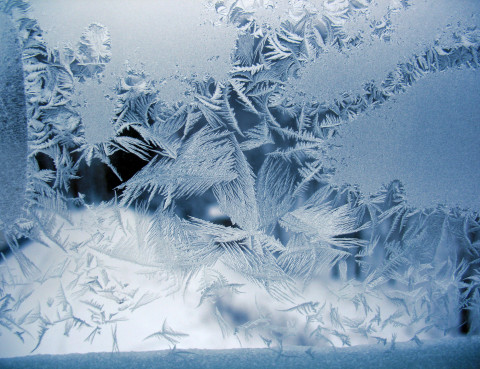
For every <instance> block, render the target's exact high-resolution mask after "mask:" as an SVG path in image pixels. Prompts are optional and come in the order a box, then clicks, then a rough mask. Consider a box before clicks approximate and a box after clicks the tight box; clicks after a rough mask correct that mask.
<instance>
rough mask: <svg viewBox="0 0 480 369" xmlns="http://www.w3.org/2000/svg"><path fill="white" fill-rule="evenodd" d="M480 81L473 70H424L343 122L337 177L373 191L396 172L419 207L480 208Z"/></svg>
mask: <svg viewBox="0 0 480 369" xmlns="http://www.w3.org/2000/svg"><path fill="white" fill-rule="evenodd" d="M479 86H480V74H479V73H478V71H474V70H453V71H448V72H441V73H439V74H438V75H436V74H435V75H434V74H431V75H427V76H425V77H424V78H422V79H421V80H419V81H418V82H417V83H415V84H414V85H413V86H412V87H411V88H409V89H408V90H407V91H406V92H405V93H404V94H401V95H398V96H396V97H395V98H394V99H392V100H391V101H389V102H387V103H385V104H384V105H382V106H380V107H378V108H376V109H374V110H372V111H369V112H368V113H366V114H365V115H363V116H360V117H359V118H357V119H355V120H354V121H353V122H351V123H350V124H349V125H348V126H344V127H343V128H342V129H340V130H339V134H340V138H339V139H338V144H339V145H340V147H339V148H337V149H335V150H333V152H334V154H333V155H334V157H335V158H336V159H337V160H338V162H341V161H343V163H344V164H343V165H342V164H340V165H338V166H337V169H336V170H337V171H336V173H335V175H334V177H333V178H334V179H333V181H334V182H336V183H339V184H341V183H351V184H358V185H359V186H360V189H361V190H362V191H363V192H365V193H372V194H373V193H375V192H377V191H378V189H379V188H380V187H381V186H382V185H383V184H387V183H390V182H391V181H392V180H395V179H399V180H401V181H402V183H403V184H404V186H405V190H406V193H407V196H408V203H409V204H410V205H413V206H415V207H420V208H422V207H435V206H436V204H439V203H442V204H445V205H448V206H452V207H454V206H460V207H462V208H471V209H475V210H477V209H480V186H479V183H480V173H479V171H478V163H477V161H476V159H475V158H477V157H478V156H479V155H480V147H479V145H478V137H480V121H479V119H478V117H479V115H480V89H479ZM459 179H461V180H459Z"/></svg>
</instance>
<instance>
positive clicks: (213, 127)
mask: <svg viewBox="0 0 480 369" xmlns="http://www.w3.org/2000/svg"><path fill="white" fill-rule="evenodd" d="M160 3H161V2H159V4H160ZM198 3H199V2H197V4H198ZM201 4H202V6H198V5H195V6H197V7H198V9H197V8H192V9H195V11H198V12H199V14H201V15H202V17H204V18H201V19H205V22H203V23H201V24H196V26H195V27H197V26H198V27H200V28H199V29H200V30H202V32H204V31H205V27H225V28H222V29H223V30H225V29H228V30H230V31H229V32H232V33H229V35H230V36H231V35H235V38H233V39H231V43H232V45H230V48H231V50H233V52H232V53H230V52H228V53H227V54H228V55H229V58H230V60H228V62H229V63H228V69H227V70H226V71H225V73H219V74H213V73H209V71H208V70H207V71H205V70H204V69H202V68H204V67H205V65H212V64H209V63H213V65H214V66H215V65H216V64H215V61H218V63H219V64H218V66H219V69H218V70H221V68H222V67H224V66H225V60H224V59H222V56H221V55H220V56H219V55H217V54H215V55H213V58H211V60H209V61H208V63H207V64H203V63H200V64H201V65H200V66H198V68H199V69H198V70H195V67H196V65H193V66H192V65H190V64H188V63H187V64H186V65H182V64H181V60H180V59H182V58H181V57H183V56H185V55H184V54H182V53H181V52H180V53H179V54H175V53H173V54H175V55H176V56H175V57H174V58H173V59H175V58H176V57H179V55H180V57H179V59H177V60H175V63H176V64H175V63H174V65H175V68H174V69H175V70H173V71H172V72H171V73H170V72H165V73H167V76H165V75H161V72H159V73H160V75H157V76H156V75H155V71H154V70H149V69H148V68H149V67H148V59H146V60H143V61H144V62H145V66H144V67H142V66H141V64H136V63H135V62H131V63H129V65H126V66H122V64H121V63H120V64H118V60H119V59H118V57H117V56H116V55H118V53H119V54H120V55H121V54H122V52H124V51H121V48H120V47H119V45H120V41H116V40H115V37H114V35H115V27H116V26H118V23H119V21H118V18H116V17H117V16H118V17H119V16H120V15H118V14H116V15H115V14H113V13H112V14H111V15H110V17H111V18H105V19H103V21H102V22H100V21H99V20H98V19H96V17H95V15H91V19H90V20H89V22H88V23H87V24H85V25H84V27H85V28H84V31H83V33H82V34H78V35H77V36H76V37H75V39H76V40H78V42H75V40H73V39H72V40H70V43H68V44H65V45H49V44H48V43H47V42H46V41H45V39H44V37H43V36H44V32H43V31H42V28H41V26H42V24H41V23H40V22H41V21H43V22H45V20H44V19H43V18H39V20H38V22H37V20H35V19H34V18H35V14H39V13H41V9H42V6H46V5H45V4H43V2H42V1H31V6H32V9H29V6H28V5H29V4H27V3H26V2H24V1H20V0H1V1H0V9H1V10H2V17H8V18H9V19H10V20H11V21H12V22H14V24H15V26H14V27H16V32H17V37H18V38H17V39H18V42H19V45H20V48H21V52H22V54H23V58H22V67H23V79H24V86H25V97H26V117H27V119H26V120H27V122H26V123H27V133H28V153H25V155H24V156H22V158H24V159H25V163H26V164H25V168H24V169H22V168H18V169H15V170H18V171H19V173H18V175H17V176H10V177H11V178H5V179H3V177H2V181H3V182H5V183H2V191H1V192H0V195H1V201H2V202H1V204H2V207H1V208H0V210H1V211H2V213H5V212H6V211H8V209H6V208H7V206H3V204H4V203H6V202H5V201H7V200H6V199H8V198H9V197H10V196H11V192H9V191H10V190H9V189H11V188H14V186H16V185H24V186H25V188H26V190H25V191H24V193H25V195H24V202H23V207H21V212H19V213H18V214H16V215H15V217H14V218H13V219H9V221H8V224H7V223H6V222H5V221H4V219H7V218H5V215H4V214H2V217H1V218H0V219H2V223H1V231H2V235H3V239H4V241H2V242H3V244H4V248H3V250H4V261H3V262H2V263H1V264H0V273H1V274H0V275H1V279H0V280H1V284H0V330H1V333H2V336H1V337H2V341H3V340H4V339H5V341H4V342H5V345H2V347H1V350H2V351H1V355H2V356H14V355H25V354H28V353H30V352H34V353H48V352H50V353H64V352H86V351H92V350H93V351H109V350H111V351H114V352H116V351H119V350H122V351H124V350H125V351H130V350H148V349H158V348H167V347H170V348H172V350H173V351H175V350H177V347H182V348H194V347H206V348H233V347H240V346H241V347H268V348H270V349H272V350H274V351H275V352H277V353H278V356H279V357H280V358H281V357H282V352H283V351H282V350H283V347H284V346H285V345H301V346H305V351H304V354H305V355H310V354H311V355H313V353H314V350H315V347H318V346H324V345H327V346H350V345H356V344H360V343H369V344H376V343H378V344H380V345H385V346H386V347H388V348H389V349H391V350H392V349H394V348H395V342H396V341H413V342H415V343H416V344H417V345H418V346H421V345H422V344H423V342H424V341H425V340H428V339H430V338H432V337H436V336H438V335H450V336H456V335H459V334H478V333H479V330H480V325H479V313H480V295H479V289H478V287H479V284H480V274H479V269H478V261H479V260H480V259H479V245H480V244H479V236H480V234H479V232H480V224H479V223H480V218H479V215H478V206H477V204H478V202H477V203H474V201H470V202H468V204H472V205H471V206H464V207H462V208H460V207H456V206H455V205H456V202H455V201H456V199H457V198H456V197H449V198H453V199H454V200H453V202H454V203H453V204H450V203H448V202H444V203H443V204H441V205H438V204H437V203H435V201H434V200H435V199H437V198H438V197H435V196H431V197H429V198H433V200H432V201H430V202H429V203H428V204H427V205H425V206H420V205H418V202H417V203H415V202H413V203H412V201H411V200H410V198H409V196H408V193H409V192H408V188H411V187H408V186H420V188H421V190H419V191H418V192H419V193H422V191H435V188H430V187H431V185H429V186H424V184H425V183H426V182H425V181H422V180H416V179H413V180H410V179H409V180H408V181H407V185H408V186H407V191H405V189H404V186H403V184H402V180H403V178H401V176H400V177H397V173H404V172H402V171H401V170H399V171H397V172H393V173H394V174H393V177H389V176H390V174H389V173H390V172H389V171H388V170H383V169H382V168H381V167H375V166H374V167H373V168H374V169H372V167H370V168H368V167H367V168H362V170H361V171H360V172H359V173H358V176H357V175H356V173H357V172H358V169H356V166H357V165H364V164H365V163H366V161H363V162H362V161H360V163H359V164H355V165H354V166H352V165H350V166H349V163H351V162H354V159H356V158H357V156H358V155H357V153H358V152H360V151H359V150H360V149H359V147H361V145H359V140H362V135H365V136H366V137H368V135H370V133H371V132H372V130H375V129H373V128H372V127H376V126H379V127H381V128H382V129H384V125H387V124H393V125H395V127H398V126H399V125H400V126H402V127H405V126H408V127H413V128H412V129H413V130H415V131H417V128H416V125H418V127H419V128H418V132H426V133H425V137H420V141H421V140H426V142H428V139H429V137H430V136H428V134H427V133H428V130H426V131H422V129H424V130H425V128H424V127H423V126H422V124H424V122H423V121H417V120H415V117H413V118H412V117H411V116H410V117H409V116H407V115H402V114H397V113H395V114H391V113H389V112H390V111H394V112H398V111H402V109H405V106H409V107H410V105H411V104H408V98H409V97H408V96H409V95H408V94H409V93H412V94H413V96H423V97H424V98H425V99H426V100H428V99H427V98H428V96H430V95H429V93H430V92H429V91H430V90H429V89H428V88H424V89H423V90H422V89H421V87H422V83H424V85H423V86H430V85H428V83H431V84H433V86H435V83H438V84H439V85H440V86H444V85H445V83H449V82H448V81H449V80H448V78H450V76H453V77H452V78H454V77H455V76H462V78H464V79H463V80H465V83H466V84H467V83H470V81H472V80H474V81H477V80H478V74H477V73H478V70H477V68H478V56H479V55H478V54H479V47H480V44H479V34H478V29H477V26H478V18H477V14H478V5H476V3H475V2H474V1H468V0H464V1H459V2H453V1H448V0H442V1H433V0H431V1H426V0H415V1H414V0H403V1H400V0H399V1H396V0H392V1H368V0H361V1H359V0H356V1H348V0H334V1H261V2H257V1H205V2H202V3H201ZM172 6H173V5H172ZM176 6H177V7H178V6H179V5H178V4H177V5H176ZM35 7H36V8H35ZM158 7H160V8H161V5H160V6H159V5H158V4H157V5H154V9H157V10H158ZM137 8H141V7H140V6H137ZM180 8H181V7H180ZM172 9H177V10H178V8H169V9H165V13H167V14H169V16H172V17H174V16H177V17H180V18H176V19H175V22H174V23H175V24H176V23H179V22H180V23H181V20H182V18H181V15H182V12H181V11H180V12H175V11H173V10H172ZM129 10H130V11H132V12H133V11H134V10H135V9H130V8H129ZM141 10H142V11H143V12H144V13H145V9H141ZM180 10H181V9H180ZM190 10H191V9H190ZM54 14H55V12H52V13H51V15H52V17H53V15H54ZM188 14H189V15H191V14H192V13H191V12H188ZM419 14H421V15H422V21H420V18H419V17H420V15H419ZM79 17H80V16H79ZM97 17H102V15H101V14H97ZM131 17H132V18H133V19H134V18H135V15H134V14H133V13H132V16H131ZM198 18H199V17H192V19H191V21H192V22H193V19H198ZM423 18H425V20H424V19H423ZM42 19H43V20H42ZM188 19H190V18H188ZM109 22H111V25H109ZM126 26H127V24H126V23H125V27H126ZM45 27H48V24H45ZM72 27H73V25H72ZM195 27H192V29H193V30H194V31H195V29H196V28H195ZM209 29H210V28H209ZM211 29H213V28H211ZM232 29H234V31H232ZM212 32H213V31H212ZM222 32H223V31H222ZM184 36H185V35H184ZM187 36H188V35H187ZM217 36H218V34H217ZM417 36H418V37H417ZM145 37H147V35H146V36H145ZM172 37H174V35H172ZM185 37H186V36H185ZM2 38H3V37H2ZM187 38H188V37H187ZM228 40H230V39H228ZM116 42H118V43H117V44H116ZM152 42H153V41H152ZM217 42H226V41H225V40H223V41H222V40H221V39H220V41H218V40H216V39H215V40H214V43H217ZM116 45H117V46H116ZM169 45H170V47H176V44H175V43H173V44H169ZM207 46H208V45H207ZM224 46H225V45H224ZM152 48H155V44H154V43H153V44H152ZM206 50H209V49H208V48H206ZM212 50H215V48H214V47H213V49H212ZM215 53H216V52H215ZM173 54H172V55H173ZM222 55H225V54H222ZM185 57H186V58H187V61H190V59H188V55H187V56H185ZM162 60H163V59H162ZM123 61H124V60H123ZM123 61H122V62H123ZM372 61H373V62H372ZM170 62H171V61H169V60H165V61H164V63H165V65H168V68H170V67H171V65H170V64H168V63H170ZM162 63H163V62H162ZM178 63H180V64H178ZM112 65H113V67H112ZM162 65H163V64H162ZM109 68H110V69H109ZM112 68H113V69H112ZM168 68H167V67H166V70H167V71H168V70H169V69H168ZM192 68H193V69H192ZM112 71H113V72H112ZM171 76H174V77H171ZM470 76H472V77H470ZM462 78H460V80H462ZM19 79H20V77H19ZM444 80H447V82H444ZM429 81H430V82H429ZM2 83H3V81H2ZM168 86H173V87H172V88H174V90H175V91H174V92H172V94H169V90H166V88H168ZM463 87H464V86H463ZM474 87H475V86H474ZM474 87H472V88H471V90H472V91H473V92H472V94H474V93H475V88H474ZM182 88H183V89H184V90H183V91H180V92H179V89H180V90H181V89H182ZM459 90H462V86H458V90H457V91H459ZM463 90H465V88H463ZM411 91H414V92H411ZM415 91H417V92H415ZM418 91H420V92H418ZM422 91H424V92H422ZM425 91H426V92H425ZM2 94H3V92H2ZM421 94H423V95H421ZM447 97H448V96H447ZM468 98H469V99H470V98H471V99H476V98H478V96H477V95H474V96H473V97H472V96H469V97H468ZM2 99H3V95H2ZM452 99H453V98H452V97H448V98H446V103H450V104H451V108H450V110H449V111H455V109H456V104H457V103H458V101H452ZM405 101H407V102H405ZM471 101H475V100H471ZM402 104H403V105H402ZM467 105H468V104H467ZM2 106H4V108H2V109H3V110H2V111H4V113H2V114H3V115H2V119H3V117H4V116H6V117H8V115H9V114H11V111H12V109H11V108H10V107H9V105H8V104H7V103H5V102H3V105H2ZM477 106H478V105H477ZM382 109H383V110H382ZM395 109H397V110H395ZM415 109H417V110H418V112H419V113H420V112H421V111H423V106H422V105H417V106H415ZM462 111H463V112H465V109H463V110H462ZM473 111H474V112H475V110H473ZM5 112H6V113H5ZM382 112H384V113H382ZM388 114H390V116H388ZM461 114H462V112H459V113H458V115H453V117H452V118H451V119H450V121H449V122H445V121H442V122H440V123H439V127H442V128H441V129H442V130H444V133H445V132H446V133H447V134H448V132H449V131H448V130H449V129H450V130H451V131H452V134H453V130H455V129H462V125H461V124H463V123H464V122H465V121H468V122H469V124H470V125H471V126H469V127H468V130H467V132H473V134H470V136H472V135H473V136H474V134H475V132H478V128H477V127H476V126H475V125H477V126H478V121H475V119H470V118H469V119H470V120H465V119H463V118H462V115H461ZM414 115H415V114H414ZM470 115H472V114H466V116H470ZM385 116H387V117H388V119H386V118H385ZM365 117H374V118H372V119H369V118H365ZM407 118H408V121H407ZM440 118H441V117H440ZM435 122H437V120H436V121H435ZM462 122H463V123H462ZM407 123H408V124H407ZM447 123H448V124H447ZM2 124H3V120H2ZM19 124H21V122H20V123H19ZM24 124H25V122H24ZM464 128H465V126H464ZM362 130H365V132H366V133H362V132H363V131H362ZM445 130H446V131H445ZM376 131H381V132H385V131H387V132H389V131H388V130H385V129H384V130H383V131H382V130H380V129H378V130H376ZM398 132H400V133H399V136H400V135H401V134H403V133H404V132H405V131H402V130H398ZM19 135H20V133H19ZM365 136H363V137H365ZM356 137H359V138H358V139H356ZM377 137H378V136H377ZM380 138H381V139H386V138H385V137H380ZM400 138H401V139H404V137H399V141H400ZM407 138H408V137H407ZM474 138H475V137H474ZM15 139H18V140H20V139H21V137H20V136H18V137H17V136H16V135H15ZM389 140H390V139H389ZM399 141H397V140H390V141H389V142H393V143H391V144H390V146H386V147H387V148H386V149H385V150H389V151H388V152H386V153H384V154H385V156H388V157H391V158H393V163H394V164H395V165H397V164H399V163H400V164H401V162H402V161H400V160H397V158H398V157H402V156H405V155H406V156H409V155H410V157H412V160H415V155H416V152H415V151H414V150H413V151H412V150H410V151H409V150H408V149H406V148H405V146H406V145H402V147H401V150H400V151H398V152H397V151H395V145H396V143H397V142H399ZM1 142H2V143H3V142H4V141H1ZM365 142H367V141H365ZM403 142H405V141H403ZM406 142H412V141H411V140H408V139H407V141H406ZM454 142H457V141H454ZM459 142H462V141H461V140H460V141H459ZM369 145H370V146H374V145H375V143H371V144H369ZM392 146H393V147H392ZM469 147H471V150H477V147H478V145H476V142H475V140H474V139H472V142H471V143H470V144H469ZM361 149H363V147H361ZM373 149H375V147H372V150H373ZM2 150H3V146H2ZM467 151H468V150H467ZM369 152H370V151H369V150H367V153H363V152H362V153H363V155H364V157H367V156H368V155H369ZM377 152H378V151H377ZM2 153H3V151H2ZM417 154H418V153H417ZM373 156H375V155H373ZM377 156H378V155H377ZM467 156H468V155H467ZM474 156H475V155H474V153H471V155H470V156H468V158H470V159H469V160H471V158H472V157H474ZM350 160H351V162H350ZM432 160H433V159H432ZM459 160H463V157H460V159H459ZM469 165H470V168H472V167H473V168H475V166H476V163H470V164H469ZM345 168H347V169H345ZM349 168H353V169H350V172H348V170H349ZM21 170H24V173H26V174H25V175H24V176H26V177H23V178H22V174H21V173H20V171H21ZM372 173H373V174H372ZM460 173H461V172H460ZM447 174H448V173H447ZM25 178H26V179H25ZM377 178H379V180H377V182H375V181H376V179H377ZM457 181H459V182H462V181H463V182H465V183H467V182H468V181H470V179H468V180H464V179H463V178H458V179H457ZM19 182H20V183H19ZM345 182H348V183H345ZM463 182H462V183H463ZM357 184H358V185H359V186H356V185H357ZM468 184H469V183H467V184H466V187H467V188H468ZM421 186H423V187H421ZM418 192H417V193H418ZM463 195H464V194H463V193H462V194H459V197H458V199H459V200H458V202H459V203H462V204H464V203H465V202H464V201H463V200H460V199H464V197H462V196H463ZM470 196H472V197H474V198H475V199H478V191H477V192H475V191H474V190H473V191H471V194H470ZM426 197H428V196H426ZM441 201H443V199H442V200H439V202H441ZM415 204H417V206H415ZM187 317H188V319H187ZM195 317H196V318H195ZM132 332H134V334H132ZM9 338H11V339H9Z"/></svg>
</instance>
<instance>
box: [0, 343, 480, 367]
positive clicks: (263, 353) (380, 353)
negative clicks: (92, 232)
mask: <svg viewBox="0 0 480 369" xmlns="http://www.w3.org/2000/svg"><path fill="white" fill-rule="evenodd" d="M479 349H480V342H479V339H478V338H476V337H475V338H470V339H465V338H456V339H453V340H452V339H450V340H448V339H443V340H434V341H431V342H428V343H426V344H425V345H422V346H417V345H415V344H414V343H413V342H411V343H408V344H405V343H403V344H402V343H399V344H397V345H396V346H395V348H391V347H384V346H357V347H351V348H343V349H337V350H333V349H310V350H308V351H307V350H305V348H304V347H285V348H284V349H283V351H276V350H269V349H236V350H179V349H174V350H170V351H157V352H142V353H138V352H129V353H127V352H125V353H117V354H111V353H102V354H93V353H92V354H84V355H74V354H73V355H65V356H62V355H59V356H50V355H41V356H30V357H23V358H15V359H0V365H2V367H4V368H11V369H17V368H18V369H20V368H31V367H33V366H34V367H35V368H39V369H41V368H51V367H53V366H55V367H56V368H78V369H83V368H94V367H95V368H96V367H102V368H106V369H108V368H116V369H117V368H118V369H121V368H131V367H144V368H212V369H214V368H227V367H228V368H270V367H275V368H292V367H295V368H332V369H335V368H342V369H344V368H347V369H348V368H352V369H362V368H422V369H423V368H436V369H447V368H458V369H467V368H468V369H470V368H471V369H474V368H477V367H478V361H479V360H480V354H479Z"/></svg>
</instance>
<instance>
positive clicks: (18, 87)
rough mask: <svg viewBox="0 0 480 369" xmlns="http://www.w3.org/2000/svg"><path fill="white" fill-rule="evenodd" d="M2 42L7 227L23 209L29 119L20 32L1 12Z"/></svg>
mask: <svg viewBox="0 0 480 369" xmlns="http://www.w3.org/2000/svg"><path fill="white" fill-rule="evenodd" d="M0 38H1V39H2V42H1V44H0V58H1V60H0V155H1V156H2V162H1V164H0V223H3V225H2V226H3V227H8V226H9V225H10V224H11V223H13V222H15V220H16V219H17V217H19V216H20V215H21V209H22V207H23V205H24V198H25V187H26V186H25V184H26V166H27V119H26V106H25V93H24V87H23V68H22V62H21V56H22V54H21V48H20V45H19V43H18V40H17V31H16V29H15V26H14V24H13V22H12V21H11V20H10V19H9V18H8V17H7V16H6V15H5V14H3V13H1V12H0Z"/></svg>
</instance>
